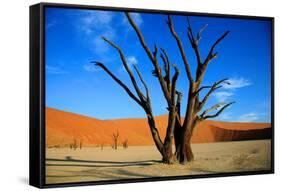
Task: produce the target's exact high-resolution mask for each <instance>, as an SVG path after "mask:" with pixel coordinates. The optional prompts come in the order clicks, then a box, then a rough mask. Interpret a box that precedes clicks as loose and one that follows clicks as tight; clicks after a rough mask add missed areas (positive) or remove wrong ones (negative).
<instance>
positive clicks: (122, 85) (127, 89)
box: [92, 61, 143, 107]
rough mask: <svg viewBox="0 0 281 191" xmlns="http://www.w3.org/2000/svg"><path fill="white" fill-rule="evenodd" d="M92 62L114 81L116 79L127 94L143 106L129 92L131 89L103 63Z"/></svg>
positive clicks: (140, 103)
mask: <svg viewBox="0 0 281 191" xmlns="http://www.w3.org/2000/svg"><path fill="white" fill-rule="evenodd" d="M92 63H95V65H96V66H99V67H101V68H102V69H103V70H104V71H105V72H106V73H107V74H108V75H109V76H110V77H111V78H112V79H113V80H114V81H116V82H117V83H118V84H119V85H120V86H121V87H122V88H123V89H124V90H125V91H126V92H127V94H128V95H129V96H130V97H131V98H132V99H133V100H134V101H135V102H137V103H138V104H139V105H140V106H142V107H143V104H142V102H141V101H140V100H139V99H138V98H137V97H136V96H135V95H134V94H133V93H132V92H131V90H130V89H129V88H128V87H127V86H126V85H125V84H124V83H123V82H122V81H121V80H119V79H118V78H117V77H116V76H115V75H114V74H113V73H112V72H111V71H110V70H109V69H108V68H107V67H106V66H105V65H104V64H103V63H101V62H96V61H93V62H92Z"/></svg>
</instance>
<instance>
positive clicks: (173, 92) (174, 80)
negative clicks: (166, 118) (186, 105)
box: [171, 64, 180, 106]
mask: <svg viewBox="0 0 281 191" xmlns="http://www.w3.org/2000/svg"><path fill="white" fill-rule="evenodd" d="M173 67H174V69H175V74H174V76H173V79H172V87H171V100H172V102H173V103H172V105H173V106H175V104H176V103H175V94H176V83H177V79H178V77H179V74H180V71H179V69H178V67H177V65H176V64H173Z"/></svg>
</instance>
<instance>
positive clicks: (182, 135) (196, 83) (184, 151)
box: [167, 16, 234, 164]
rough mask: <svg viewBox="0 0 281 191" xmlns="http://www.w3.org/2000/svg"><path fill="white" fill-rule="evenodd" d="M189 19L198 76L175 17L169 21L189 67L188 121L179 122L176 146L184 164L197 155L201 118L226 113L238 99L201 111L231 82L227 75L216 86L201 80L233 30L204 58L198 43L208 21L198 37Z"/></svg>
mask: <svg viewBox="0 0 281 191" xmlns="http://www.w3.org/2000/svg"><path fill="white" fill-rule="evenodd" d="M187 22H188V31H187V36H188V39H189V42H190V44H191V46H192V48H193V50H194V53H195V55H196V59H197V69H196V77H195V79H193V77H192V75H191V72H190V67H189V63H188V60H187V57H186V54H185V51H184V48H183V45H182V43H181V40H180V38H179V36H178V35H177V33H176V32H175V30H174V25H173V21H172V18H171V17H170V16H168V22H167V24H168V26H169V29H170V32H171V34H172V36H173V37H174V39H175V41H176V43H177V45H178V48H179V50H180V54H181V57H182V60H183V63H184V65H185V68H186V74H187V78H188V80H189V89H188V97H187V106H186V113H185V117H184V122H183V124H182V125H179V124H180V123H177V124H178V125H177V126H176V128H175V135H176V136H177V137H175V146H176V152H175V155H176V158H177V160H178V161H179V162H180V163H182V164H185V163H187V162H189V161H192V160H193V159H194V155H193V152H192V148H191V138H192V135H193V131H194V129H195V128H196V126H197V125H198V123H199V122H200V121H203V120H206V119H208V118H214V117H217V116H218V115H219V114H220V113H222V111H223V110H224V109H226V108H227V107H229V106H230V105H231V104H233V103H234V102H231V103H227V104H224V103H220V104H216V105H215V106H213V107H212V108H210V109H207V110H205V111H203V112H202V114H201V115H199V113H200V112H201V110H202V108H203V107H204V105H205V103H206V102H207V100H208V98H209V96H210V95H211V94H212V93H213V92H214V91H215V90H217V89H219V88H221V87H222V86H221V84H222V83H228V82H227V79H223V80H220V81H218V82H216V83H214V84H213V85H212V86H201V83H202V80H203V77H204V74H205V71H206V68H207V66H208V64H209V63H210V62H211V61H212V60H213V59H214V58H216V57H217V54H218V53H217V52H215V53H214V49H215V47H216V46H217V45H218V44H219V43H220V42H221V41H222V40H223V39H224V38H225V37H226V36H227V34H228V33H229V31H226V32H225V33H224V34H223V35H222V36H221V37H220V38H218V40H216V41H215V43H214V44H213V45H212V47H211V48H210V51H209V53H208V56H207V57H206V59H205V60H204V61H202V58H201V55H200V50H199V46H198V43H199V40H200V38H201V32H202V31H204V30H205V29H206V27H207V25H205V26H204V27H203V28H202V29H201V30H199V32H198V33H197V37H196V38H195V36H194V35H193V31H192V28H191V25H190V22H189V19H188V18H187ZM206 88H210V91H209V92H208V93H207V94H206V95H205V97H204V98H203V100H202V101H200V100H199V93H200V91H202V90H203V89H206ZM214 109H219V111H218V112H217V113H215V114H213V115H206V114H207V113H209V112H211V111H213V110H214Z"/></svg>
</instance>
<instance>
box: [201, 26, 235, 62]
mask: <svg viewBox="0 0 281 191" xmlns="http://www.w3.org/2000/svg"><path fill="white" fill-rule="evenodd" d="M229 32H230V31H226V32H225V33H223V35H222V36H221V37H220V38H218V39H217V40H216V41H215V43H214V44H213V45H212V47H211V49H210V51H209V53H208V56H207V58H206V59H205V61H204V65H205V66H206V65H208V63H209V62H210V61H211V60H212V59H213V58H216V56H217V54H218V53H217V52H215V53H214V49H215V47H216V46H217V45H218V44H219V43H220V42H221V41H222V40H223V39H224V38H225V37H226V36H227V35H228V34H229Z"/></svg>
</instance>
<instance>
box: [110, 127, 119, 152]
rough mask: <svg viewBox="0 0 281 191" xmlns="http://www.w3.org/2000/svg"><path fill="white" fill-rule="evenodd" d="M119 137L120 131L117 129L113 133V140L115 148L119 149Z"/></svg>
mask: <svg viewBox="0 0 281 191" xmlns="http://www.w3.org/2000/svg"><path fill="white" fill-rule="evenodd" d="M118 138H119V132H118V131H116V132H115V133H113V134H112V141H113V146H112V147H113V149H115V150H116V149H117V145H118Z"/></svg>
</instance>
